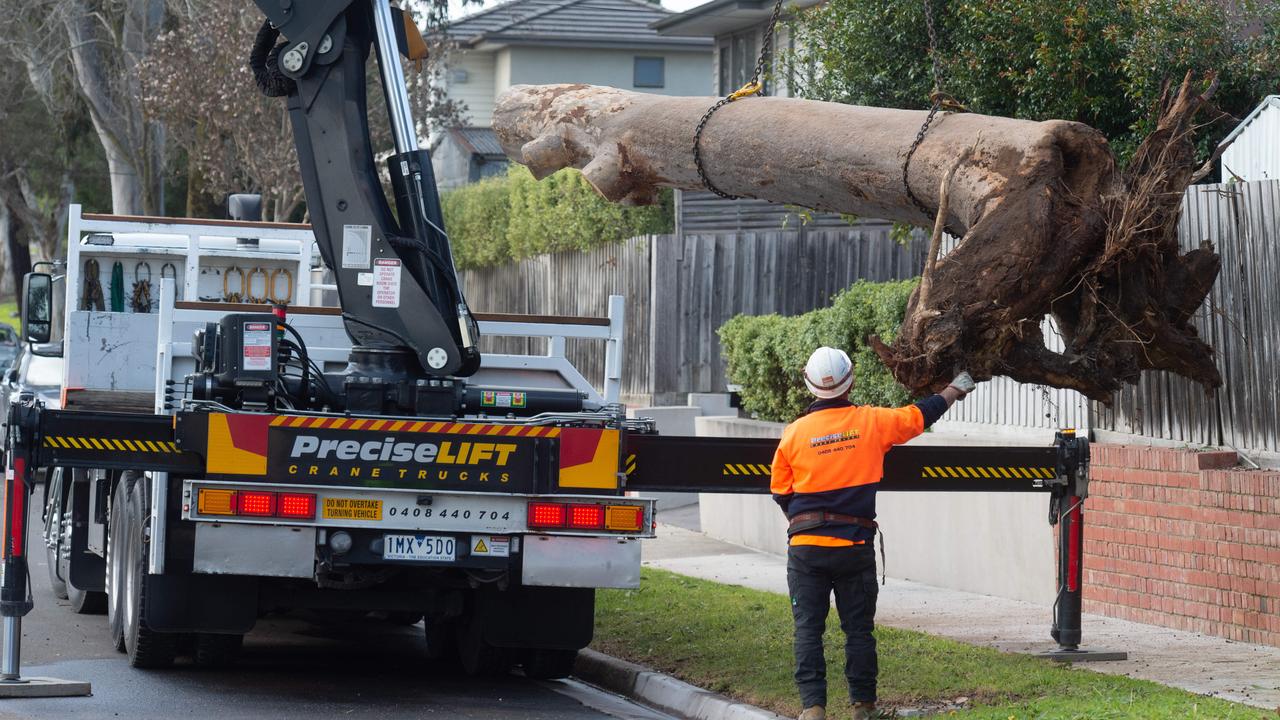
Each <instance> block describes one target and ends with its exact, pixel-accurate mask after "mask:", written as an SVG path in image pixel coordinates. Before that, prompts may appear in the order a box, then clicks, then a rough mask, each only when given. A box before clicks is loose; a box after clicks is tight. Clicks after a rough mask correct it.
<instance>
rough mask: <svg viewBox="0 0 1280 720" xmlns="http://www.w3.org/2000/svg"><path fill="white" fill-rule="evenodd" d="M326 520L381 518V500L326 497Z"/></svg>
mask: <svg viewBox="0 0 1280 720" xmlns="http://www.w3.org/2000/svg"><path fill="white" fill-rule="evenodd" d="M324 517H325V519H326V520H381V519H382V501H381V500H355V499H353V498H325V499H324Z"/></svg>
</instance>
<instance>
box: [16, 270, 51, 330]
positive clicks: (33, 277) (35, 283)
mask: <svg viewBox="0 0 1280 720" xmlns="http://www.w3.org/2000/svg"><path fill="white" fill-rule="evenodd" d="M22 297H23V303H22V337H23V339H24V340H27V341H28V342H31V343H35V344H40V343H47V342H49V337H50V336H51V335H52V334H53V276H52V275H50V274H49V273H36V272H33V273H27V275H26V277H24V278H23V279H22Z"/></svg>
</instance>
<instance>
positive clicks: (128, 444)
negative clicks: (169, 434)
mask: <svg viewBox="0 0 1280 720" xmlns="http://www.w3.org/2000/svg"><path fill="white" fill-rule="evenodd" d="M44 446H45V447H47V448H56V449H64V450H90V451H92V450H98V451H102V452H141V453H172V454H177V453H180V452H181V451H180V450H178V446H177V444H175V443H174V442H173V441H172V440H142V439H140V438H109V437H93V436H78V435H45V436H44Z"/></svg>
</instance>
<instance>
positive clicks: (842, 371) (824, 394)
mask: <svg viewBox="0 0 1280 720" xmlns="http://www.w3.org/2000/svg"><path fill="white" fill-rule="evenodd" d="M804 384H805V387H807V388H809V392H811V393H813V394H814V395H816V396H818V397H820V398H822V399H824V400H827V399H830V398H836V397H840V396H841V395H844V394H845V393H847V392H849V387H850V386H851V385H853V362H851V361H850V360H849V356H848V355H846V354H845V352H844V351H843V350H838V349H836V348H830V347H820V348H818V349H817V350H814V351H813V354H812V355H810V356H809V362H807V363H805V364H804Z"/></svg>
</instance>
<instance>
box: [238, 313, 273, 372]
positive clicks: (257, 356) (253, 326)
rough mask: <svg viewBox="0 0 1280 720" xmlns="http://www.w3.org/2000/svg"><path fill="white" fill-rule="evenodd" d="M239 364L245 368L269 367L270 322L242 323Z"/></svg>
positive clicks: (260, 368)
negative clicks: (242, 338) (242, 342)
mask: <svg viewBox="0 0 1280 720" xmlns="http://www.w3.org/2000/svg"><path fill="white" fill-rule="evenodd" d="M241 356H242V357H241V360H240V364H241V365H243V366H244V369H245V370H270V369H271V323H264V322H263V323H257V322H250V323H245V324H244V345H243V346H242V352H241Z"/></svg>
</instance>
